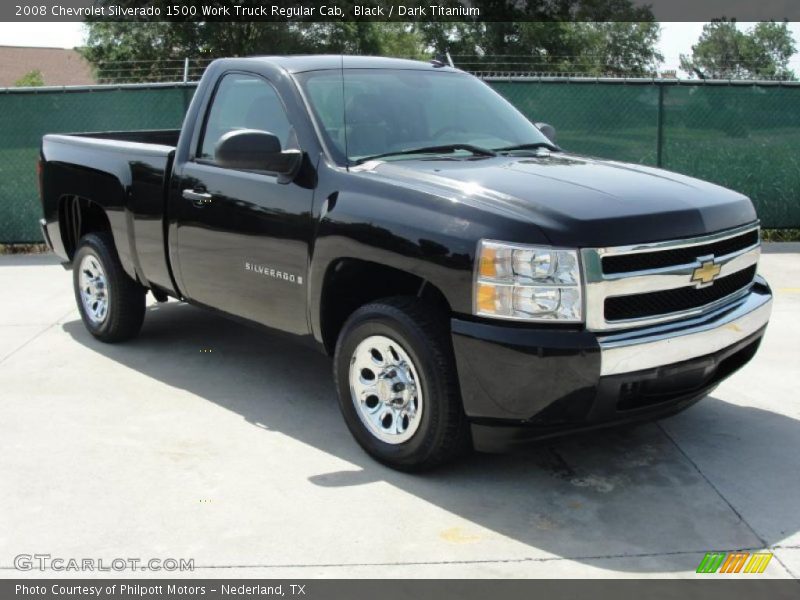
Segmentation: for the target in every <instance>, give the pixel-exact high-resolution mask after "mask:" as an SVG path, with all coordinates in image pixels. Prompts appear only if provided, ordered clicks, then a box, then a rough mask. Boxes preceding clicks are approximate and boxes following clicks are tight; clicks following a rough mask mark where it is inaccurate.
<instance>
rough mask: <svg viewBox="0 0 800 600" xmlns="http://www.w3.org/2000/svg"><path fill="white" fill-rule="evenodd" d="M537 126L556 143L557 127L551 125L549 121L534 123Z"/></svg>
mask: <svg viewBox="0 0 800 600" xmlns="http://www.w3.org/2000/svg"><path fill="white" fill-rule="evenodd" d="M534 125H536V127H537V128H538V129H539V131H541V132H542V133H543V134H544V135H545V137H546V138H547V139H548V140H550V141H551V142H553V143H554V144H556V143H557V142H556V128H555V127H553V126H552V125H550V124H549V123H534Z"/></svg>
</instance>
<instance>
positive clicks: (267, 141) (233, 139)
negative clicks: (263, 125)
mask: <svg viewBox="0 0 800 600" xmlns="http://www.w3.org/2000/svg"><path fill="white" fill-rule="evenodd" d="M302 157H303V154H302V152H300V150H281V141H280V140H279V139H278V136H276V135H274V134H272V133H269V132H268V131H259V130H257V129H236V130H234V131H229V132H228V133H226V134H224V135H223V136H222V137H221V138H219V141H218V142H217V145H216V148H215V149H214V160H215V162H216V163H217V164H218V165H219V166H221V167H226V168H228V169H247V170H253V171H268V172H270V173H275V174H276V175H277V176H278V182H279V183H288V182H289V181H291V180H292V179H293V178H294V176H295V175H296V174H297V171H298V170H299V168H300V162H301V161H302Z"/></svg>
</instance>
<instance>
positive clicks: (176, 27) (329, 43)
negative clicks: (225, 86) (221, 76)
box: [82, 21, 425, 82]
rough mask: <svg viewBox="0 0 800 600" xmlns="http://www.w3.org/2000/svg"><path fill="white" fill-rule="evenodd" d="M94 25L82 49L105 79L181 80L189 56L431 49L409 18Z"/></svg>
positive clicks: (405, 52)
mask: <svg viewBox="0 0 800 600" xmlns="http://www.w3.org/2000/svg"><path fill="white" fill-rule="evenodd" d="M88 28H89V35H88V38H87V44H86V47H85V48H83V49H82V54H83V56H84V57H85V58H86V59H87V60H88V61H89V62H90V63H92V64H93V65H94V67H95V69H96V71H97V76H98V79H99V80H100V81H105V82H120V81H127V82H136V81H152V80H154V79H162V80H163V79H173V80H177V79H180V78H181V77H182V75H183V59H184V58H185V57H189V58H191V59H212V58H219V57H224V56H248V55H257V54H308V53H319V52H331V53H346V54H377V55H392V56H407V57H421V56H422V55H423V53H424V50H425V48H424V44H423V38H422V36H421V35H420V34H419V33H418V32H417V31H416V29H414V27H413V26H411V25H408V24H405V23H378V22H364V21H356V22H353V21H350V22H335V23H307V22H288V23H260V22H249V23H218V22H188V23H175V22H147V23H124V22H116V23H115V22H107V21H95V22H91V23H89V24H88ZM193 74H195V73H194V71H193Z"/></svg>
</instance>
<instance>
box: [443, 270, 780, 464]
mask: <svg viewBox="0 0 800 600" xmlns="http://www.w3.org/2000/svg"><path fill="white" fill-rule="evenodd" d="M771 308H772V294H771V292H770V289H769V286H768V285H767V283H766V281H765V280H764V279H763V278H760V277H757V278H756V282H755V283H754V284H753V287H752V289H751V291H750V293H749V294H748V295H747V296H745V297H743V298H740V299H738V300H736V301H735V302H732V303H730V304H728V305H726V306H724V307H721V308H719V309H717V310H715V311H713V312H711V313H709V314H706V315H703V316H701V317H693V318H690V319H685V320H683V321H679V322H672V323H669V324H662V325H656V326H651V327H645V328H640V329H636V330H628V331H625V332H614V333H604V334H595V333H592V332H589V331H585V330H577V329H574V328H565V327H560V326H552V327H549V328H542V327H519V326H513V325H507V324H503V323H487V322H485V321H480V322H478V321H467V320H461V319H453V320H452V334H453V347H454V350H455V355H456V363H457V367H458V373H459V382H460V385H461V395H462V398H463V401H464V409H465V411H466V414H467V416H468V417H469V419H470V420H471V422H472V431H473V441H474V443H475V446H476V448H477V449H479V450H485V451H500V450H504V449H506V448H507V447H508V446H509V445H514V444H516V443H519V442H526V441H530V440H535V439H542V438H546V437H551V436H554V435H560V434H564V433H569V432H573V431H581V430H586V429H592V428H596V427H602V426H608V425H615V424H619V423H625V422H632V421H641V420H648V419H654V418H660V417H663V416H667V415H669V414H672V413H675V412H677V411H680V410H682V409H684V408H686V407H688V406H690V405H691V404H693V403H694V402H696V401H697V400H700V399H701V398H703V397H704V396H705V395H707V394H708V393H709V392H710V391H711V390H712V389H713V388H714V387H715V386H716V385H718V384H719V383H720V382H721V381H722V380H723V379H725V378H726V377H728V376H729V375H731V374H732V373H734V372H735V371H737V370H738V369H739V368H741V367H742V366H743V365H744V364H746V363H747V362H748V361H749V360H750V359H751V358H752V357H753V355H754V354H755V352H756V350H757V349H758V345H759V344H760V342H761V338H762V336H763V334H764V330H765V328H766V325H767V322H768V321H769V316H770V312H771Z"/></svg>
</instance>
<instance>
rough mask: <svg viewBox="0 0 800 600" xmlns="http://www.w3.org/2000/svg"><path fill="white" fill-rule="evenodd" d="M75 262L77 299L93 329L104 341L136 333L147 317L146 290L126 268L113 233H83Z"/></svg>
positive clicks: (80, 308) (90, 328) (84, 321)
mask: <svg viewBox="0 0 800 600" xmlns="http://www.w3.org/2000/svg"><path fill="white" fill-rule="evenodd" d="M73 264H74V268H73V279H72V281H73V285H74V288H75V300H76V301H77V303H78V310H79V311H80V313H81V318H82V319H83V324H84V325H85V326H86V329H88V330H89V333H91V334H92V335H93V336H94V337H96V338H97V339H99V340H101V341H103V342H121V341H124V340H127V339H130V338H132V337H135V336H136V335H137V334H138V333H139V330H140V329H141V327H142V322H143V321H144V309H145V294H146V290H145V289H144V288H143V287H142V286H141V285H139V284H138V283H137V282H136V281H134V280H133V279H131V278H130V277H129V276H128V274H127V273H125V271H124V270H123V268H122V264H121V263H120V261H119V256H118V255H117V250H116V248H115V246H114V240H113V238H112V237H111V234H109V233H90V234H87V235H85V236H83V237H82V238H81V240H80V242H79V243H78V249H77V250H76V251H75V256H74V258H73Z"/></svg>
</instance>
